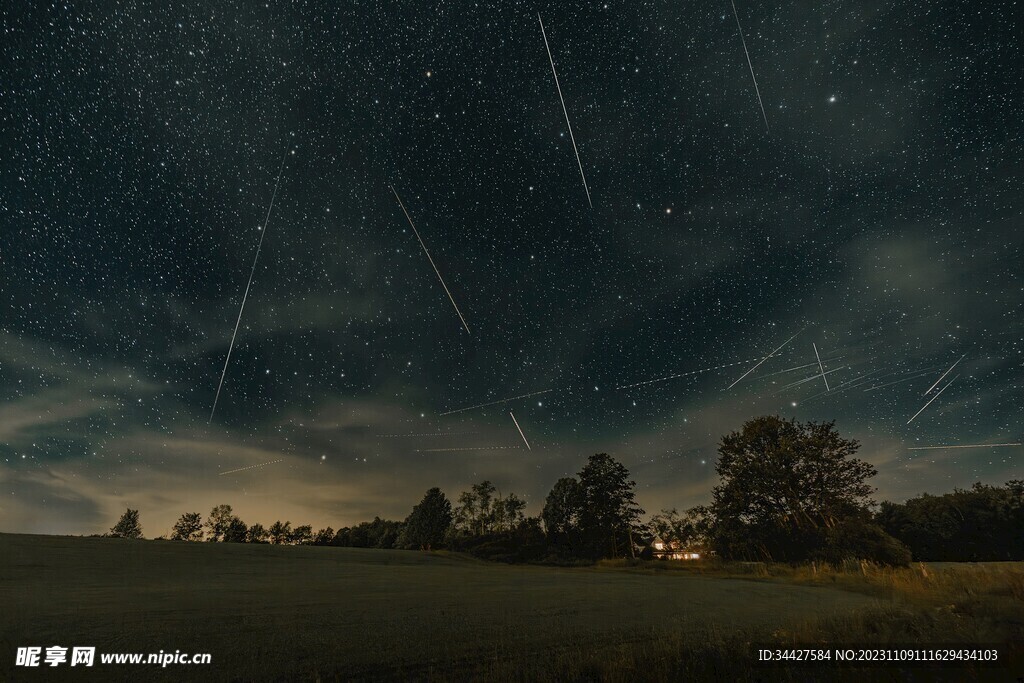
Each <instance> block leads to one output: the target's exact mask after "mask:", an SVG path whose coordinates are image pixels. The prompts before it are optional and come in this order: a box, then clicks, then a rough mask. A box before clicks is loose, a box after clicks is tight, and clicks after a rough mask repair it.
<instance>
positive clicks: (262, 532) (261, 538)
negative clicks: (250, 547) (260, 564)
mask: <svg viewBox="0 0 1024 683" xmlns="http://www.w3.org/2000/svg"><path fill="white" fill-rule="evenodd" d="M267 536H269V533H268V532H267V530H266V529H265V528H264V527H263V525H262V524H260V523H259V522H257V523H256V524H253V525H252V526H250V527H249V530H248V531H247V532H245V540H246V542H247V543H266V542H267Z"/></svg>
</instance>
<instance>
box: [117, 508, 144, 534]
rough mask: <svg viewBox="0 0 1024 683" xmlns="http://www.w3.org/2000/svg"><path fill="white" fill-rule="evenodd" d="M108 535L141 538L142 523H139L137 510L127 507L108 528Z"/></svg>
mask: <svg viewBox="0 0 1024 683" xmlns="http://www.w3.org/2000/svg"><path fill="white" fill-rule="evenodd" d="M110 535H111V536H116V537H117V538H142V525H141V524H140V523H139V511H138V510H132V509H131V508H128V509H127V510H125V513H124V514H123V515H121V519H119V520H117V524H115V525H114V526H112V527H111V528H110Z"/></svg>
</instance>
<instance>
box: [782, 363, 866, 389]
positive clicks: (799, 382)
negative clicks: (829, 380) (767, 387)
mask: <svg viewBox="0 0 1024 683" xmlns="http://www.w3.org/2000/svg"><path fill="white" fill-rule="evenodd" d="M847 368H848V366H846V365H844V366H843V367H841V368H834V369H832V370H828V371H827V372H825V374H826V375H831V374H832V373H833V372H839V371H840V370H846V369H847ZM819 377H821V375H811V376H810V377H805V378H803V379H801V380H797V381H796V382H790V383H789V384H787V385H786V386H784V387H782V388H781V389H779V390H778V391H776V392H775V393H776V394H781V393H782V392H783V391H785V390H786V389H792V388H793V387H795V386H798V385H800V384H807V383H808V382H813V381H814V380H816V379H818V378H819Z"/></svg>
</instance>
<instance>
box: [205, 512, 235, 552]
mask: <svg viewBox="0 0 1024 683" xmlns="http://www.w3.org/2000/svg"><path fill="white" fill-rule="evenodd" d="M234 518H235V514H234V512H233V511H232V510H231V506H230V505H218V506H216V507H214V508H213V509H212V510H210V516H209V517H207V518H206V532H207V533H206V540H208V541H212V542H215V543H220V542H222V541H223V540H224V535H225V534H226V533H227V532H228V528H229V527H230V526H231V520H233V519H234Z"/></svg>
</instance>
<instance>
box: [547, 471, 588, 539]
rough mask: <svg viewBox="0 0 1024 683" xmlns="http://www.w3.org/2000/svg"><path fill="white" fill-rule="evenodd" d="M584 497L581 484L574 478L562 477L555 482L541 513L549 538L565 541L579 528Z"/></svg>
mask: <svg viewBox="0 0 1024 683" xmlns="http://www.w3.org/2000/svg"><path fill="white" fill-rule="evenodd" d="M582 495H583V494H582V492H581V491H580V483H579V482H578V481H576V479H575V478H574V477H562V478H561V479H559V480H558V481H556V482H555V485H554V486H553V487H552V488H551V492H550V493H549V494H548V497H547V500H546V501H545V502H544V510H543V511H542V512H541V513H540V517H541V520H542V521H543V522H544V530H545V531H546V532H547V534H548V536H551V537H553V538H554V539H564V538H566V537H567V536H568V535H570V534H571V533H572V532H573V531H575V530H576V529H577V528H578V526H579V517H580V509H581V506H582V503H583V499H582Z"/></svg>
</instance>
